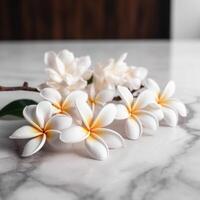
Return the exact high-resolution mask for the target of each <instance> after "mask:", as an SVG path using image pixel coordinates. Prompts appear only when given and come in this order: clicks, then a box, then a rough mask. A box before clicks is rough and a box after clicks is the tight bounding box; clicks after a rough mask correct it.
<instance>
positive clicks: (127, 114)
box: [116, 86, 158, 139]
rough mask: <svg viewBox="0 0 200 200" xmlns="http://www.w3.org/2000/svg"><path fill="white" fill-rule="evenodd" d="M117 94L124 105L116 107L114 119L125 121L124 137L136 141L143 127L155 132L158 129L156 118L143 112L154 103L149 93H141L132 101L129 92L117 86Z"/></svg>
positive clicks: (147, 112)
mask: <svg viewBox="0 0 200 200" xmlns="http://www.w3.org/2000/svg"><path fill="white" fill-rule="evenodd" d="M118 92H119V95H120V97H121V98H122V101H123V102H124V104H123V105H122V104H118V105H117V110H118V111H117V115H116V119H119V120H122V119H125V120H126V121H125V131H126V136H127V137H128V138H129V139H138V138H139V136H141V134H142V133H143V127H144V128H149V129H153V130H155V129H156V128H157V127H158V120H157V118H156V117H155V116H154V115H153V114H152V113H150V112H149V111H147V110H145V107H146V106H147V105H149V104H150V103H153V102H154V96H153V94H152V92H151V91H149V90H145V91H143V92H142V93H141V94H140V95H139V96H138V97H137V99H136V100H135V101H134V98H133V95H132V94H131V92H130V90H129V89H128V88H126V87H123V86H118Z"/></svg>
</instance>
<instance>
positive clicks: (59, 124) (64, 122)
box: [45, 114, 72, 131]
mask: <svg viewBox="0 0 200 200" xmlns="http://www.w3.org/2000/svg"><path fill="white" fill-rule="evenodd" d="M71 124H72V118H71V116H70V115H68V116H67V115H62V114H57V115H54V116H53V117H51V118H50V119H49V120H48V121H47V123H46V126H45V129H47V130H50V129H53V130H59V131H62V130H64V129H67V128H69V127H70V126H71Z"/></svg>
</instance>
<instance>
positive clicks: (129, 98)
mask: <svg viewBox="0 0 200 200" xmlns="http://www.w3.org/2000/svg"><path fill="white" fill-rule="evenodd" d="M117 89H118V91H119V94H120V97H121V98H122V100H123V101H124V103H125V104H126V106H127V107H128V108H129V109H131V105H132V103H133V95H132V94H131V92H130V91H129V89H128V88H126V87H123V86H118V87H117Z"/></svg>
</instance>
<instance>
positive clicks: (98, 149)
mask: <svg viewBox="0 0 200 200" xmlns="http://www.w3.org/2000/svg"><path fill="white" fill-rule="evenodd" d="M76 106H77V109H78V111H79V114H80V116H81V119H82V122H83V124H82V126H73V127H70V128H69V129H66V130H64V131H63V132H62V134H61V135H60V139H61V141H63V142H66V143H76V142H80V141H83V140H85V146H86V149H87V150H88V152H89V153H90V155H91V156H92V157H93V158H95V159H98V160H104V159H106V158H107V157H108V155H109V150H108V149H109V148H118V147H122V146H123V138H122V137H121V136H120V134H118V133H117V132H115V131H113V130H111V129H108V128H104V127H106V126H107V125H109V124H111V123H112V122H113V120H114V118H115V115H116V107H115V105H114V104H107V105H106V106H104V107H103V108H102V109H101V111H100V112H99V114H98V115H97V117H95V116H94V113H93V111H92V110H91V108H90V106H89V105H88V104H87V103H86V102H82V101H77V102H76Z"/></svg>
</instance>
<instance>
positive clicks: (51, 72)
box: [45, 68, 62, 83]
mask: <svg viewBox="0 0 200 200" xmlns="http://www.w3.org/2000/svg"><path fill="white" fill-rule="evenodd" d="M45 71H46V72H47V74H48V77H49V78H50V80H51V81H55V82H56V83H61V82H62V78H61V76H60V75H59V74H58V73H57V72H56V71H55V70H54V69H51V68H46V69H45Z"/></svg>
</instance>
